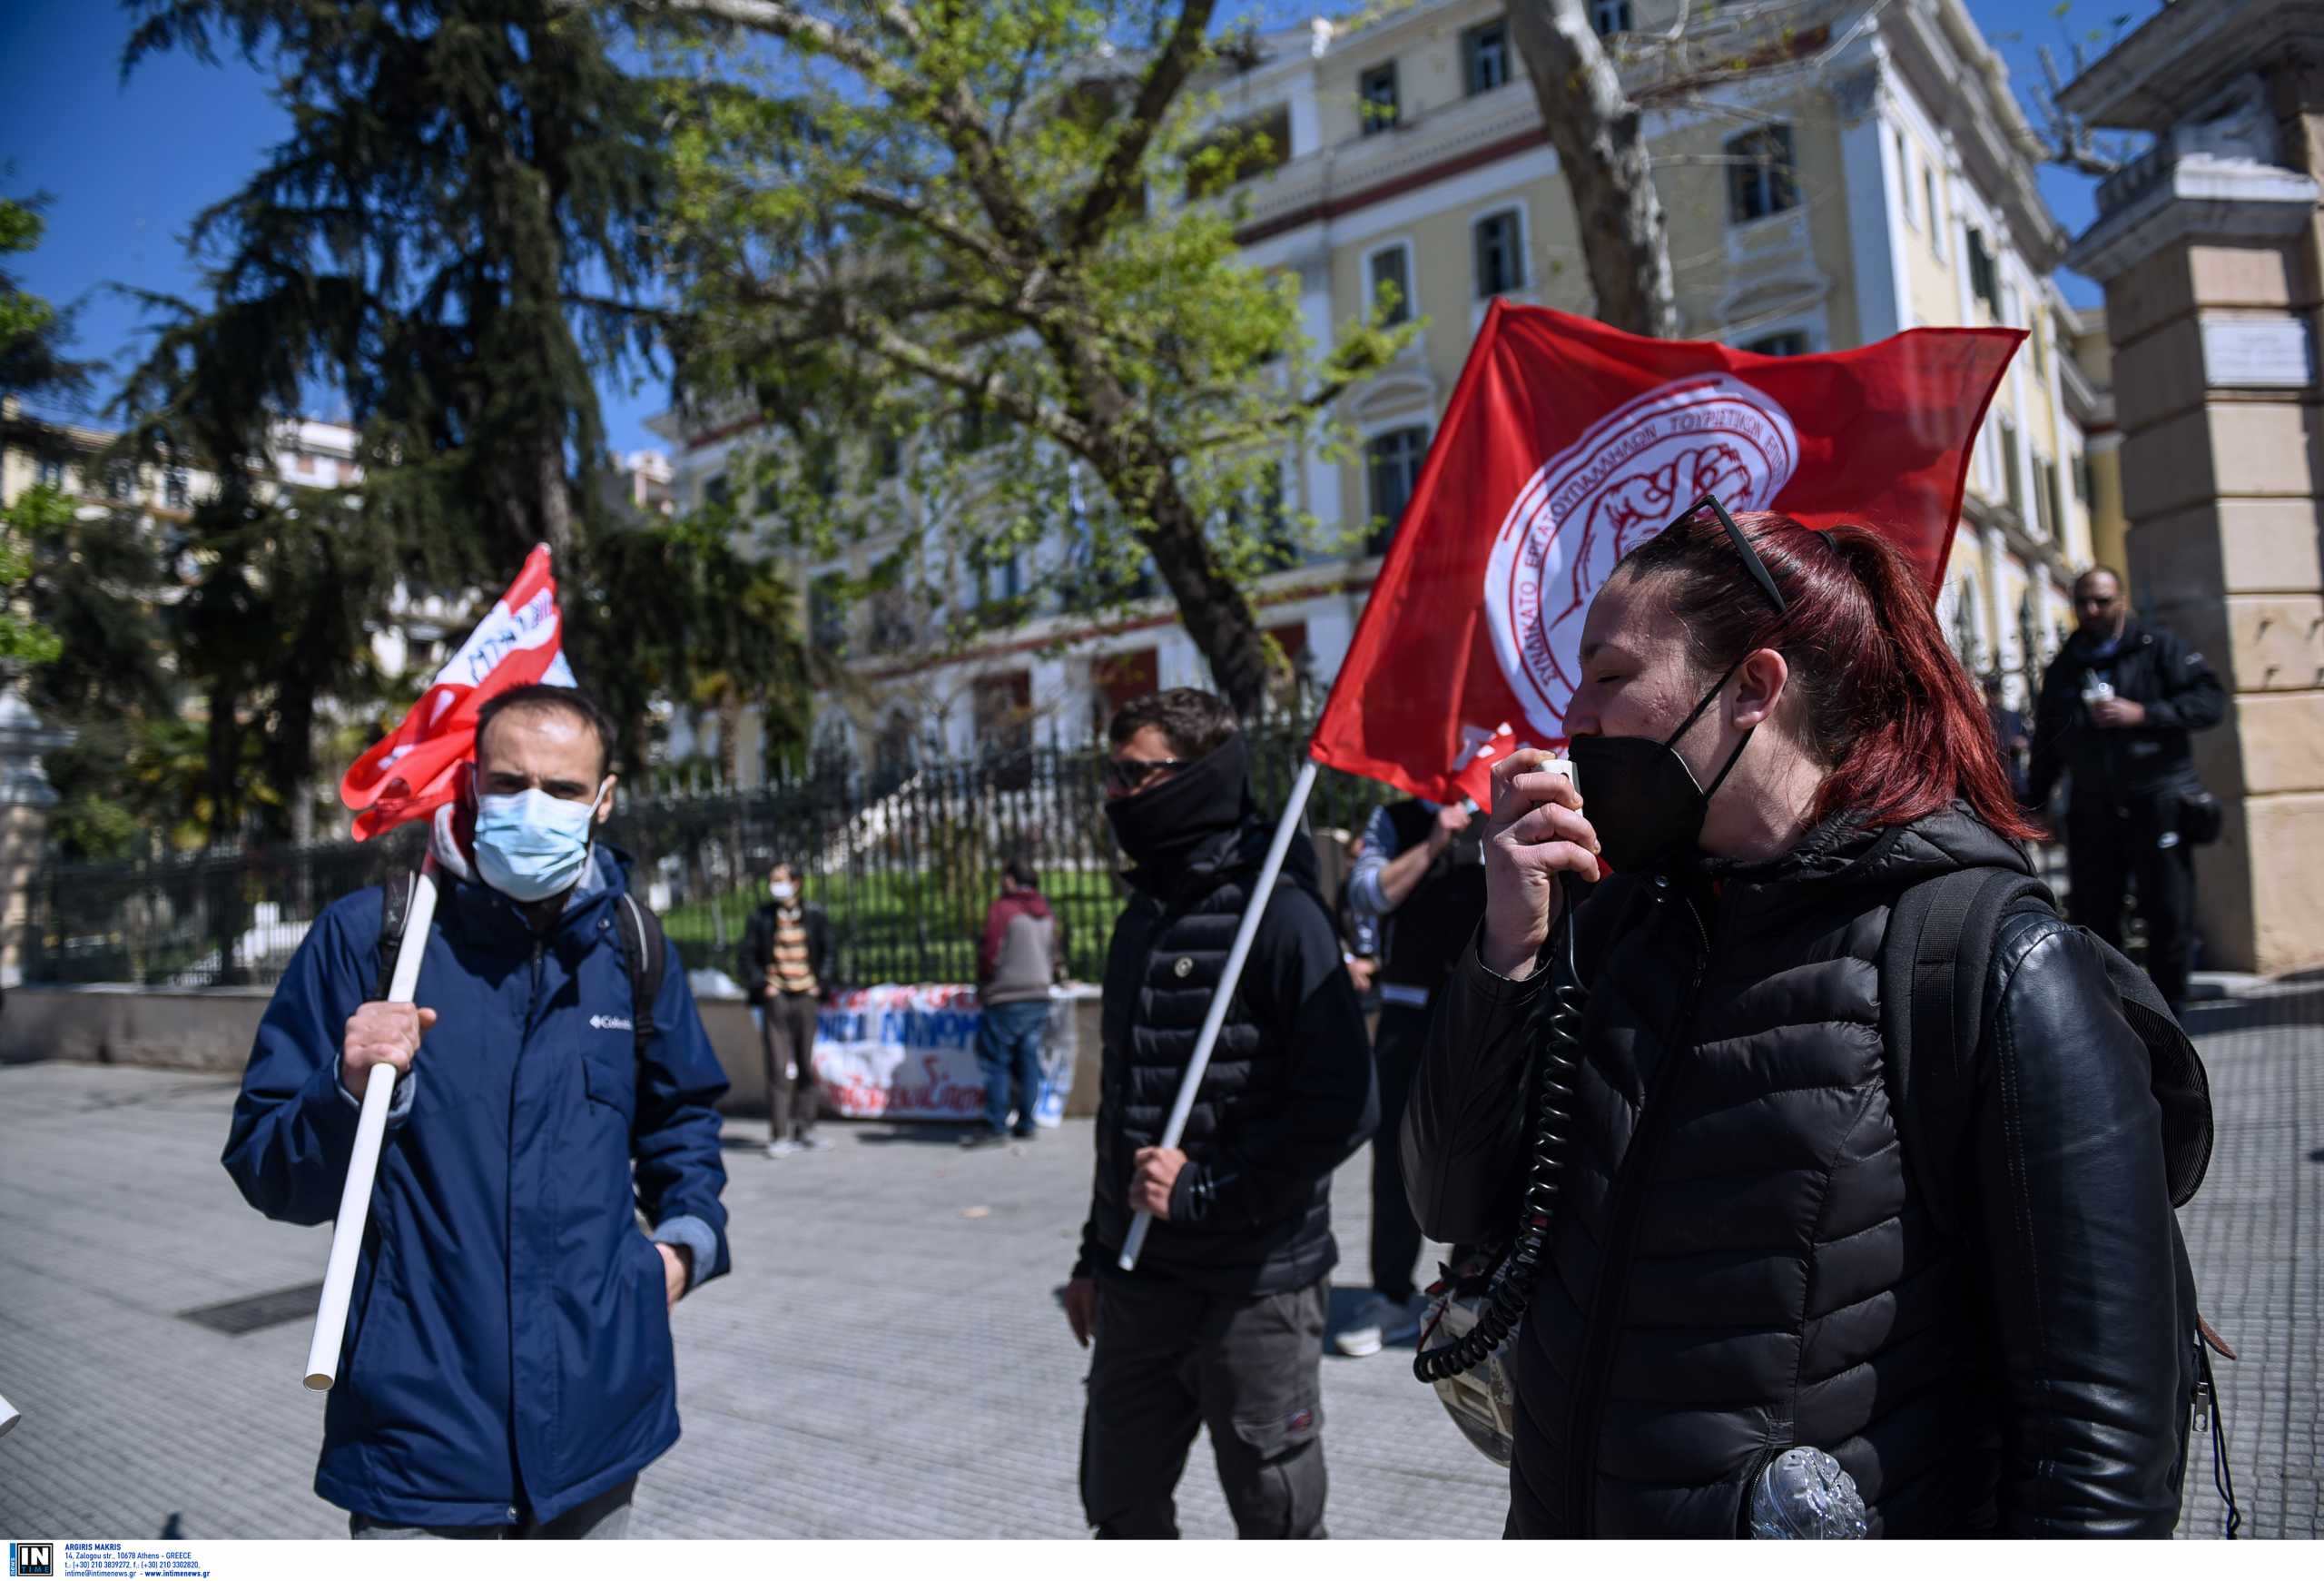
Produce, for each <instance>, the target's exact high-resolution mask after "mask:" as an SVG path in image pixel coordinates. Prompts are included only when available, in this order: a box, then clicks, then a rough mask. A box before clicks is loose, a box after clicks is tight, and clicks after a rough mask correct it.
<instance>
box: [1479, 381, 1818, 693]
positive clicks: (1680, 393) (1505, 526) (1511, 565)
mask: <svg viewBox="0 0 2324 1581" xmlns="http://www.w3.org/2000/svg"><path fill="white" fill-rule="evenodd" d="M1798 460H1799V439H1798V435H1797V433H1796V432H1795V431H1794V430H1793V428H1792V424H1791V417H1790V414H1789V413H1787V412H1786V411H1785V410H1783V408H1782V407H1780V406H1777V404H1776V403H1775V402H1774V401H1773V400H1770V399H1769V398H1768V395H1767V393H1766V392H1765V391H1764V390H1756V389H1754V388H1752V387H1751V386H1750V385H1748V384H1746V383H1744V382H1743V381H1742V380H1738V379H1735V378H1732V377H1730V376H1728V375H1727V374H1724V373H1707V374H1701V375H1698V376H1696V377H1693V378H1689V379H1679V380H1672V381H1671V382H1669V383H1668V384H1663V385H1659V386H1657V387H1656V388H1654V389H1652V390H1648V391H1647V392H1646V393H1645V394H1643V395H1641V396H1639V397H1637V398H1636V399H1635V400H1630V401H1628V402H1626V403H1625V404H1623V405H1622V406H1620V408H1618V409H1616V410H1614V411H1613V412H1611V413H1610V414H1609V415H1608V416H1606V417H1604V418H1601V419H1600V420H1598V421H1597V422H1595V423H1592V424H1591V425H1590V428H1589V429H1588V430H1587V431H1585V432H1584V433H1583V434H1582V436H1581V438H1580V439H1579V440H1575V441H1574V442H1573V443H1572V444H1571V446H1569V447H1567V448H1566V449H1565V450H1561V451H1560V452H1559V453H1558V454H1557V455H1555V456H1552V457H1551V458H1550V459H1549V460H1547V461H1546V462H1544V463H1542V466H1541V470H1540V471H1538V472H1536V473H1534V474H1533V476H1532V478H1531V480H1530V481H1528V482H1527V483H1526V485H1525V487H1524V488H1523V489H1520V490H1518V494H1517V501H1516V503H1515V504H1514V505H1512V506H1511V507H1510V509H1509V515H1508V518H1507V519H1505V520H1503V521H1502V524H1501V531H1500V533H1499V535H1498V536H1497V537H1496V538H1495V539H1493V549H1492V561H1491V562H1490V563H1489V564H1488V565H1487V566H1486V568H1485V588H1484V593H1485V615H1486V623H1487V625H1488V626H1489V627H1490V628H1491V629H1492V646H1493V652H1494V654H1495V655H1496V656H1498V657H1499V658H1500V660H1501V667H1502V672H1503V673H1504V674H1505V675H1506V676H1507V677H1509V687H1510V690H1511V691H1512V692H1513V693H1515V694H1516V697H1517V699H1518V701H1519V702H1520V703H1521V705H1523V707H1524V709H1525V714H1526V717H1527V718H1528V720H1530V721H1531V724H1532V726H1533V728H1534V730H1535V731H1536V732H1537V733H1538V734H1539V735H1541V736H1544V737H1550V736H1562V735H1563V734H1564V733H1565V726H1564V722H1565V710H1566V705H1567V704H1568V703H1569V702H1571V700H1572V697H1573V691H1574V687H1576V686H1577V685H1579V684H1580V681H1581V676H1580V674H1579V669H1580V664H1579V659H1578V657H1577V655H1578V653H1579V651H1580V649H1581V622H1582V617H1583V616H1584V615H1585V614H1586V613H1588V611H1589V608H1590V597H1591V595H1593V594H1594V593H1596V592H1597V590H1598V585H1599V584H1600V582H1603V581H1604V580H1605V579H1606V576H1607V573H1608V572H1610V571H1611V570H1612V569H1613V568H1614V563H1615V562H1616V561H1617V560H1619V559H1620V558H1622V556H1624V555H1625V554H1627V553H1629V552H1630V550H1631V549H1632V548H1636V547H1637V546H1638V545H1639V544H1640V543H1642V542H1644V541H1645V540H1646V539H1649V538H1651V537H1653V536H1654V535H1655V534H1656V533H1658V532H1659V531H1661V530H1662V529H1664V528H1666V527H1668V526H1669V524H1670V520H1671V519H1672V518H1673V517H1675V516H1677V515H1678V514H1679V512H1680V511H1681V510H1684V509H1686V508H1687V507H1688V506H1689V505H1692V504H1693V503H1694V502H1695V501H1696V500H1697V499H1700V498H1702V496H1704V495H1705V494H1717V495H1718V499H1719V503H1721V504H1722V505H1724V506H1726V507H1727V509H1728V510H1730V511H1739V510H1764V509H1767V508H1768V506H1769V505H1770V504H1772V503H1773V502H1774V500H1775V497H1776V496H1777V494H1778V493H1780V492H1781V491H1782V489H1783V486H1784V485H1785V484H1786V483H1788V482H1789V481H1791V473H1792V469H1793V468H1794V467H1795V466H1797V464H1798ZM1740 574H1741V573H1740V570H1739V568H1738V575H1740Z"/></svg>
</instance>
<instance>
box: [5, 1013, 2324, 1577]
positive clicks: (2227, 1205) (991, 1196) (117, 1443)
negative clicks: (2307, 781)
mask: <svg viewBox="0 0 2324 1581" xmlns="http://www.w3.org/2000/svg"><path fill="white" fill-rule="evenodd" d="M2191 1027H2192V1029H2193V1030H2194V1031H2195V1032H2196V1033H2198V1034H2199V1038H2200V1041H2201V1044H2202V1048H2203V1053H2204V1058H2205V1060H2206V1062H2208V1064H2209V1067H2210V1071H2211V1083H2212V1092H2213V1098H2214V1102H2215V1103H2216V1105H2217V1109H2218V1115H2219V1146H2218V1151H2217V1153H2216V1155H2215V1157H2214V1160H2213V1162H2212V1166H2211V1178H2210V1180H2209V1181H2208V1183H2207V1184H2206V1185H2205V1187H2204V1190H2203V1191H2202V1194H2201V1196H2200V1197H2198V1198H2197V1199H2196V1201H2195V1202H2194V1204H2193V1205H2192V1206H2191V1208H2190V1209H2189V1210H2187V1211H2186V1213H2185V1214H2184V1215H2183V1220H2184V1222H2185V1226H2186V1230H2187V1237H2188V1240H2189V1244H2190V1246H2191V1250H2192V1251H2193V1254H2194V1259H2195V1265H2196V1269H2197V1271H2198V1278H2199V1279H2200V1280H2201V1286H2202V1290H2203V1292H2204V1298H2205V1305H2206V1309H2207V1310H2208V1311H2209V1313H2210V1315H2211V1318H2212V1319H2213V1321H2214V1323H2215V1324H2216V1326H2217V1327H2218V1328H2219V1329H2220V1330H2221V1332H2222V1333H2224V1334H2225V1335H2226V1336H2227V1337H2228V1338H2229V1339H2230V1341H2232V1342H2234V1343H2235V1344H2237V1345H2238V1346H2239V1347H2240V1349H2241V1350H2242V1354H2243V1359H2242V1360H2241V1361H2240V1362H2238V1363H2234V1364H2231V1365H2222V1367H2221V1387H2222V1392H2223V1394H2224V1397H2225V1402H2226V1413H2227V1418H2226V1419H2227V1421H2228V1423H2229V1425H2230V1429H2231V1433H2232V1441H2233V1448H2234V1465H2235V1470H2236V1480H2237V1490H2238V1492H2239V1494H2240V1497H2241V1501H2242V1505H2243V1508H2244V1514H2245V1522H2246V1526H2245V1530H2246V1533H2247V1534H2248V1535H2253V1536H2298V1537H2316V1536H2319V1528H2324V1515H2319V1509H2324V1493H2319V1487H2324V1459H2319V1456H2324V1447H2319V1418H2320V1417H2324V1392H2320V1391H2319V1366H2318V1358H2319V1347H2324V1337H2319V1319H2324V1299H2320V1298H2324V1241H2319V1235H2324V983H2306V984H2277V985H2274V986H2272V987H2260V988H2254V989H2251V990H2250V991H2248V992H2245V993H2240V994H2239V995H2238V996H2237V997H2235V998H2233V999H2231V1000H2229V1001H2226V1002H2217V1003H2209V1004H2204V1005H2199V1006H2198V1007H2197V1008H2196V1010H2195V1011H2194V1012H2193V1013H2192V1014H2191ZM233 1093H234V1084H233V1082H231V1081H226V1080H221V1079H217V1078H208V1077H193V1076H187V1075H182V1074H172V1073H168V1072H152V1071H138V1070H124V1069H118V1068H111V1067H100V1066H78V1065H62V1064H34V1065H25V1066H17V1067H13V1068H9V1069H5V1070H0V1116H5V1129H0V1138H5V1140H4V1141H0V1394H5V1395H6V1396H7V1397H8V1398H10V1399H11V1400H13V1401H14V1402H15V1404H16V1406H17V1407H18V1408H19V1409H21V1410H22V1411H23V1413H24V1420H23V1423H22V1425H21V1426H20V1427H19V1428H17V1429H16V1431H15V1433H14V1434H12V1435H10V1436H9V1437H8V1438H5V1439H0V1533H5V1535H7V1536H10V1537H60V1538H61V1537H155V1536H159V1535H161V1534H162V1531H163V1530H164V1528H165V1527H172V1523H174V1527H172V1529H173V1530H174V1531H175V1532H177V1533H180V1534H182V1535H183V1536H185V1537H331V1536H336V1535H340V1534H342V1533H343V1532H344V1531H345V1529H346V1527H345V1517H343V1516H341V1515H340V1513H339V1512H338V1511H336V1510H334V1509H332V1508H331V1507H330V1506H328V1505H326V1504H324V1503H323V1502H322V1501H321V1500H320V1499H318V1498H317V1497H315V1496H314V1494H313V1493H312V1492H311V1491H310V1487H311V1483H312V1478H313V1471H314V1458H315V1451H316V1448H317V1446H318V1444H319V1442H320V1432H321V1415H322V1404H321V1398H320V1396H315V1395H310V1394H309V1393H308V1392H307V1391H306V1390H305V1389H304V1388H301V1387H300V1381H299V1378H300V1371H301V1369H302V1365H303V1362H304V1359H305V1352H306V1345H307V1340H308V1337H309V1326H310V1320H311V1319H310V1312H311V1309H310V1308H308V1309H304V1310H300V1309H298V1307H297V1302H296V1300H295V1299H292V1300H291V1301H290V1302H289V1303H288V1305H289V1306H290V1308H291V1310H292V1312H293V1315H292V1316H291V1318H290V1319H289V1320H285V1321H278V1322H274V1323H271V1324H269V1325H266V1326H261V1327H257V1328H255V1329H251V1330H250V1331H247V1332H243V1333H240V1334H229V1333H225V1332H221V1331H218V1330H217V1329H215V1328H213V1327H209V1326H204V1325H203V1324H202V1323H199V1322H196V1321H194V1320H192V1319H188V1318H187V1317H185V1316H183V1315H182V1314H185V1313H187V1312H189V1311H199V1310H201V1309H206V1308H213V1307H219V1306H222V1305H224V1304H226V1303H232V1302H239V1301H245V1300H247V1299H249V1298H252V1297H258V1296H263V1295H266V1294H268V1293H270V1292H277V1291H282V1290H292V1289H294V1288H295V1287H299V1286H302V1285H305V1284H309V1283H310V1282H312V1281H313V1280H317V1279H319V1278H320V1276H321V1270H322V1265H323V1258H324V1253H325V1250H326V1249H327V1247H328V1245H329V1231H328V1230H324V1229H317V1230H298V1229H292V1228H291V1227H289V1226H284V1225H277V1224H271V1223H268V1222H267V1221H266V1220H262V1219H261V1218H260V1217H259V1216H258V1215H257V1214H256V1213H254V1212H252V1211H251V1210H249V1209H247V1208H246V1207H244V1205H243V1204H242V1202H241V1199H240V1197H239V1196H238V1195H237V1194H236V1192H235V1191H234V1189H233V1187H232V1185H231V1183H230V1182H229V1181H228V1180H227V1178H226V1175H225V1172H224V1171H222V1169H220V1168H219V1166H218V1151H219V1148H220V1146H221V1144H222V1141H223V1140H224V1137H225V1130H226V1118H227V1113H228V1111H229V1109H230V1108H231V1103H232V1101H233ZM830 1129H831V1133H832V1136H833V1137H834V1139H835V1140H836V1141H837V1146H836V1147H835V1148H834V1149H833V1150H832V1151H831V1152H829V1153H827V1154H824V1155H822V1156H818V1157H806V1158H799V1159H791V1160H784V1161H780V1162H770V1161H767V1160H765V1159H763V1157H761V1156H760V1154H759V1152H758V1148H757V1143H758V1141H760V1140H761V1139H762V1138H763V1130H762V1128H761V1127H759V1126H758V1125H756V1124H753V1123H752V1122H736V1123H734V1124H731V1125H730V1127H729V1146H730V1149H731V1151H729V1153H728V1155H727V1158H728V1167H729V1169H730V1171H731V1173H732V1183H731V1184H730V1186H729V1188H728V1191H727V1198H726V1201H727V1204H728V1206H729V1208H730V1210H731V1211H732V1213H733V1219H734V1261H735V1267H736V1272H735V1273H734V1276H733V1277H731V1278H729V1279H725V1280H720V1281H719V1282H717V1283H715V1284H714V1285H711V1286H710V1287H708V1288H707V1289H705V1290H704V1291H702V1292H701V1293H700V1294H699V1295H697V1296H695V1297H693V1298H690V1299H687V1300H686V1301H684V1303H682V1304H681V1305H680V1307H679V1309H678V1311H677V1314H676V1332H677V1348H678V1372H679V1388H680V1395H681V1400H680V1412H681V1416H682V1418H683V1420H684V1438H683V1439H682V1440H681V1441H680V1443H679V1445H678V1446H677V1448H675V1450H674V1451H673V1452H672V1453H671V1454H669V1455H668V1456H667V1457H665V1458H664V1459H663V1460H662V1461H661V1462H660V1463H659V1464H657V1465H656V1466H655V1467H653V1469H652V1470H651V1471H649V1472H648V1473H647V1475H646V1477H645V1480H644V1481H643V1483H642V1484H641V1485H640V1489H639V1496H638V1518H637V1522H636V1527H635V1532H636V1535H638V1536H641V1537H1078V1536H1080V1535H1082V1530H1083V1528H1082V1526H1081V1516H1080V1508H1079V1505H1078V1499H1077V1497H1076V1495H1075V1488H1074V1464H1075V1452H1076V1445H1077V1442H1078V1432H1079V1418H1080V1381H1081V1378H1082V1372H1083V1358H1084V1353H1083V1352H1081V1351H1080V1350H1079V1349H1078V1348H1076V1346H1075V1345H1074V1343H1073V1340H1072V1338H1071V1336H1070V1335H1069V1334H1068V1331H1067V1329H1066V1325H1065V1319H1064V1317H1063V1315H1062V1312H1061V1310H1060V1309H1059V1304H1058V1294H1057V1293H1058V1290H1059V1286H1060V1284H1061V1283H1062V1281H1063V1280H1064V1277H1065V1274H1066V1272H1067V1270H1068V1267H1069V1265H1070V1264H1071V1262H1072V1259H1073V1250H1074V1243H1075V1240H1076V1238H1077V1236H1078V1230H1079V1226H1080V1221H1081V1214H1082V1210H1083V1206H1084V1204H1085V1202H1086V1201H1087V1199H1088V1182H1089V1169H1090V1130H1089V1126H1088V1123H1087V1122H1072V1123H1068V1125H1067V1126H1066V1127H1065V1128H1064V1129H1063V1130H1062V1131H1055V1132H1050V1133H1048V1134H1046V1135H1044V1136H1043V1137H1042V1138H1041V1140H1039V1141H1038V1142H1035V1143H1033V1144H1031V1145H1029V1147H1026V1148H1023V1149H1019V1150H1012V1151H1009V1152H998V1151H995V1152H984V1153H976V1154H969V1155H963V1154H962V1153H961V1152H960V1150H959V1149H957V1148H956V1147H954V1146H952V1145H951V1136H950V1132H949V1131H943V1130H941V1129H931V1130H928V1131H921V1130H912V1129H900V1128H891V1127H889V1126H885V1125H844V1124H842V1125H835V1126H832V1127H831V1128H830ZM1365 1197H1366V1192H1365V1188H1364V1161H1363V1160H1362V1159H1361V1158H1359V1159H1358V1160H1356V1161H1354V1163H1353V1164H1352V1165H1351V1166H1350V1167H1349V1168H1348V1169H1346V1170H1344V1171H1343V1172H1342V1174H1341V1177H1340V1181H1339V1186H1338V1190H1337V1192H1336V1195H1335V1201H1336V1210H1337V1219H1338V1223H1339V1229H1340V1240H1341V1245H1342V1247H1343V1249H1344V1252H1345V1254H1346V1258H1347V1260H1346V1262H1345V1263H1344V1265H1343V1266H1342V1268H1341V1270H1340V1272H1339V1274H1338V1276H1337V1277H1338V1280H1339V1282H1340V1285H1341V1286H1342V1290H1341V1291H1340V1293H1339V1297H1338V1299H1337V1302H1336V1303H1335V1304H1336V1305H1337V1306H1338V1307H1339V1308H1340V1309H1345V1308H1346V1306H1347V1305H1348V1304H1350V1302H1351V1301H1352V1299H1353V1297H1354V1289H1355V1287H1358V1286H1360V1285H1361V1284H1362V1283H1363V1282H1364V1280H1363V1270H1364V1266H1363V1265H1364V1250H1363V1249H1364V1239H1365V1238H1364V1218H1365V1210H1366V1201H1365ZM245 1314H246V1319H247V1320H253V1321H255V1320H259V1319H262V1318H263V1317H264V1316H265V1314H263V1313H258V1314H255V1316H251V1315H249V1314H248V1313H247V1309H245ZM1324 1411H1325V1419H1326V1424H1327V1425H1326V1428H1325V1441H1326V1443H1327V1445H1328V1453H1329V1457H1330V1463H1331V1475H1332V1494H1331V1505H1330V1525H1331V1528H1332V1531H1333V1533H1334V1535H1335V1536H1338V1537H1493V1536H1497V1535H1498V1534H1499V1532H1500V1530H1501V1523H1502V1510H1503V1507H1504V1502H1505V1495H1504V1492H1503V1487H1502V1473H1500V1472H1499V1471H1498V1470H1496V1469H1495V1468H1494V1467H1492V1466H1491V1465H1489V1464H1488V1463H1487V1462H1486V1461H1484V1460H1483V1459H1482V1458H1481V1457H1478V1456H1477V1455H1476V1454H1475V1453H1474V1452H1473V1451H1472V1450H1471V1449H1470V1448H1468V1447H1467V1445H1466V1444H1465V1443H1464V1442H1463V1441H1462V1439H1461V1438H1459V1436H1458V1435H1457V1434H1456V1433H1455V1432H1454V1430H1453V1428H1452V1425H1451V1424H1450V1422H1448V1421H1447V1420H1446V1419H1445V1418H1444V1417H1443V1413H1442V1412H1441V1411H1440V1410H1439V1408H1437V1406H1436V1404H1435V1401H1434V1399H1433V1397H1432V1396H1431V1395H1430V1393H1429V1392H1428V1391H1427V1390H1426V1389H1424V1388H1421V1387H1420V1386H1419V1385H1417V1384H1416V1383H1414V1382H1413V1378H1412V1375H1411V1373H1410V1370H1409V1369H1408V1368H1407V1366H1406V1364H1405V1362H1404V1360H1403V1358H1402V1357H1400V1356H1396V1355H1383V1356H1378V1357H1374V1358H1371V1359H1365V1360H1361V1361H1356V1360H1347V1359H1340V1358H1336V1357H1334V1358H1332V1359H1327V1361H1326V1362H1325V1365H1324ZM2198 1454H2199V1457H2201V1458H2199V1460H2198V1463H2197V1467H2198V1468H2197V1469H2191V1472H2190V1477H2189V1481H2190V1485H2191V1487H2200V1489H2201V1491H2200V1492H2198V1493H2195V1494H2193V1495H2191V1497H2190V1498H2189V1501H2188V1506H2187V1516H2186V1519H2185V1521H2184V1522H2183V1523H2182V1527H2181V1532H2182V1535H2185V1536H2213V1535H2216V1534H2217V1532H2218V1528H2219V1521H2218V1502H2217V1500H2216V1498H2215V1497H2213V1496H2212V1495H2211V1491H2210V1477H2209V1474H2208V1456H2207V1454H2205V1453H2204V1452H2203V1451H2201V1450H2200V1449H2199V1451H2198ZM1180 1514H1181V1521H1182V1524H1183V1525H1184V1526H1185V1527H1186V1529H1187V1533H1188V1535H1190V1536H1199V1537H1225V1536H1229V1535H1231V1532H1232V1527H1231V1524H1230V1522H1229V1521H1228V1519H1227V1516H1226V1507H1225V1505H1224V1502H1223V1501H1222V1500H1221V1498H1220V1497H1219V1494H1218V1491H1217V1487H1216V1477H1215V1476H1214V1475H1213V1474H1212V1472H1211V1470H1210V1467H1209V1449H1208V1447H1207V1445H1206V1444H1198V1445H1197V1446H1196V1451H1195V1456H1194V1458H1193V1460H1192V1461H1191V1462H1190V1464H1189V1468H1188V1472H1187V1477H1186V1479H1185V1481H1184V1483H1183V1484H1182V1485H1181V1487H1180Z"/></svg>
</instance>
